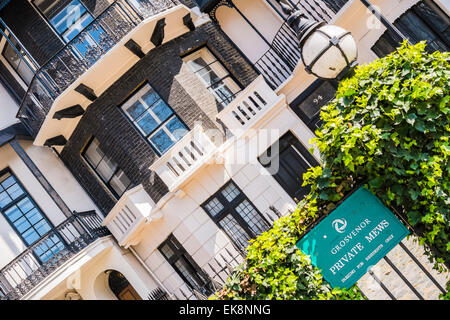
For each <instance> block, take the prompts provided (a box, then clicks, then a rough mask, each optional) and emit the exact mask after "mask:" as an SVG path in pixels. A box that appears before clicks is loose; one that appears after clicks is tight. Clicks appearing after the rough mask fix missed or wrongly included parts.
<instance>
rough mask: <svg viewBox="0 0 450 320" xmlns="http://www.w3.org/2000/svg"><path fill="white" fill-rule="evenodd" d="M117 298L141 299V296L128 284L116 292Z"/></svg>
mask: <svg viewBox="0 0 450 320" xmlns="http://www.w3.org/2000/svg"><path fill="white" fill-rule="evenodd" d="M118 298H119V300H142V298H141V297H140V296H139V294H138V293H137V292H136V290H134V288H133V287H132V286H131V285H130V284H129V285H128V286H126V287H125V288H124V289H123V290H122V291H121V292H120V293H119V294H118Z"/></svg>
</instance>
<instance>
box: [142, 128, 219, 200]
mask: <svg viewBox="0 0 450 320" xmlns="http://www.w3.org/2000/svg"><path fill="white" fill-rule="evenodd" d="M215 151H216V146H215V145H214V143H213V142H212V141H211V139H210V138H209V137H208V136H207V135H206V134H205V132H204V131H203V129H202V127H201V126H196V127H195V128H194V129H193V130H191V131H190V132H189V133H188V134H187V135H185V136H184V137H183V138H182V139H181V140H180V141H178V142H177V143H176V144H175V145H174V146H173V147H172V148H171V149H170V150H169V151H168V152H166V153H165V154H164V155H162V156H161V158H159V159H158V160H157V161H156V162H154V163H153V165H152V166H151V167H150V169H151V170H152V171H155V173H156V174H158V175H159V177H160V178H161V179H162V180H163V181H164V183H165V184H166V185H167V187H168V188H169V191H171V192H173V191H176V190H177V189H179V188H182V187H183V186H184V184H185V183H186V182H187V181H189V179H190V178H191V177H192V175H193V174H194V173H195V171H197V170H198V169H199V168H200V167H202V166H204V165H206V164H208V163H209V161H210V160H211V159H212V157H213V156H214V154H215Z"/></svg>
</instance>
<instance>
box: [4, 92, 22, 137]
mask: <svg viewBox="0 0 450 320" xmlns="http://www.w3.org/2000/svg"><path fill="white" fill-rule="evenodd" d="M18 109H19V106H18V105H17V103H16V101H15V100H14V99H13V98H12V97H11V95H10V94H9V93H8V91H7V90H6V88H5V87H4V86H3V84H2V83H0V130H2V129H4V128H6V127H9V126H10V125H12V124H14V123H17V122H18V121H19V120H18V119H16V113H17V111H18Z"/></svg>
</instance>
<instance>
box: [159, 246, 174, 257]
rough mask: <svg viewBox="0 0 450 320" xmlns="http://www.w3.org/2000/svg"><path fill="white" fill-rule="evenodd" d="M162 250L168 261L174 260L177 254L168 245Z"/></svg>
mask: <svg viewBox="0 0 450 320" xmlns="http://www.w3.org/2000/svg"><path fill="white" fill-rule="evenodd" d="M160 250H161V252H162V253H163V254H164V256H165V257H166V258H167V259H170V258H172V256H173V255H174V254H175V253H174V252H173V250H172V249H171V248H170V246H169V245H168V244H165V245H164V246H162V247H161V249H160Z"/></svg>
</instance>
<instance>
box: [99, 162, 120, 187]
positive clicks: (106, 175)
mask: <svg viewBox="0 0 450 320" xmlns="http://www.w3.org/2000/svg"><path fill="white" fill-rule="evenodd" d="M116 169H117V163H115V162H114V161H113V160H112V159H110V158H108V157H106V156H105V157H103V159H102V161H101V162H100V163H99V165H98V166H97V170H96V171H97V172H98V174H99V175H100V176H101V177H102V178H103V180H105V181H106V182H108V181H109V180H110V179H111V177H112V176H113V174H114V171H116Z"/></svg>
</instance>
